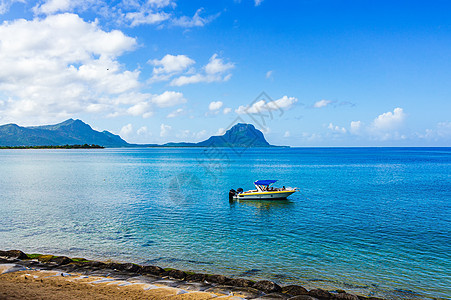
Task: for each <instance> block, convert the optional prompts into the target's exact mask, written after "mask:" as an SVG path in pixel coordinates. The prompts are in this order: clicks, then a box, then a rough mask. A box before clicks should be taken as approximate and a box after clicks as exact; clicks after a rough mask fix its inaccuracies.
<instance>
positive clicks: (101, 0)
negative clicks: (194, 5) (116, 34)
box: [0, 0, 219, 28]
mask: <svg viewBox="0 0 451 300" xmlns="http://www.w3.org/2000/svg"><path fill="white" fill-rule="evenodd" d="M0 1H2V2H0V9H3V10H5V11H6V10H7V9H8V8H9V6H10V5H11V3H13V2H19V1H20V2H22V1H23V2H25V0H9V1H7V0H0ZM176 7H177V5H176V3H175V1H173V0H120V1H107V0H41V1H40V2H39V3H38V4H37V5H36V6H35V7H34V8H33V11H34V13H35V14H37V15H51V14H55V13H64V12H78V11H87V10H91V11H93V12H94V13H95V14H96V16H97V17H98V18H104V19H105V21H106V22H111V21H113V22H116V23H117V24H118V25H128V26H130V27H135V26H140V25H156V24H159V26H163V25H162V24H171V25H173V26H181V27H186V28H189V27H202V26H205V25H206V24H208V23H210V22H211V21H213V20H214V19H216V18H217V17H218V16H219V13H218V14H215V15H210V16H201V14H202V12H203V8H199V9H198V10H197V11H196V13H195V14H194V16H192V17H188V16H181V17H175V15H176V14H177V13H176V11H175V9H176Z"/></svg>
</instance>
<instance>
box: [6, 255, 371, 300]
mask: <svg viewBox="0 0 451 300" xmlns="http://www.w3.org/2000/svg"><path fill="white" fill-rule="evenodd" d="M211 298H218V299H235V300H239V299H291V300H302V299H303V300H329V299H345V300H361V299H368V300H375V299H378V298H373V297H365V296H357V295H353V294H349V293H346V292H345V291H341V290H340V291H330V292H329V291H326V290H322V289H311V290H309V291H308V290H307V289H305V288H304V287H302V286H299V285H288V286H279V285H278V284H277V283H275V282H272V281H268V280H260V281H256V282H255V281H252V280H248V279H244V278H228V277H226V276H223V275H214V274H201V273H194V272H185V271H182V270H177V269H172V268H166V269H163V268H160V267H158V266H149V265H146V266H141V265H137V264H133V263H119V262H111V261H110V262H101V261H90V260H86V259H84V258H69V257H66V256H53V255H42V254H25V253H24V252H22V251H20V250H9V251H2V250H0V299H211Z"/></svg>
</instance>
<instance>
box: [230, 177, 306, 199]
mask: <svg viewBox="0 0 451 300" xmlns="http://www.w3.org/2000/svg"><path fill="white" fill-rule="evenodd" d="M276 181H277V180H257V181H255V182H254V185H255V187H256V189H255V190H249V191H246V192H245V191H243V189H242V188H239V189H237V190H236V191H235V190H234V189H231V190H230V192H229V198H230V199H238V200H276V199H286V198H287V197H288V196H290V195H291V194H293V193H295V192H296V191H297V190H298V189H297V188H290V187H287V188H286V187H282V188H274V187H271V185H272V184H273V183H275V182H276Z"/></svg>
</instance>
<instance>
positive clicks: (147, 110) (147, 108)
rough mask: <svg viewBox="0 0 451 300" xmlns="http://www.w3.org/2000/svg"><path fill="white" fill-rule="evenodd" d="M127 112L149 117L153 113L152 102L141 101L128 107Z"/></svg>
mask: <svg viewBox="0 0 451 300" xmlns="http://www.w3.org/2000/svg"><path fill="white" fill-rule="evenodd" d="M127 113H128V114H130V115H132V116H142V117H143V118H148V117H151V116H152V115H153V112H152V109H151V104H150V102H148V101H147V102H146V101H143V102H139V103H136V104H135V105H133V106H131V107H129V108H128V109H127Z"/></svg>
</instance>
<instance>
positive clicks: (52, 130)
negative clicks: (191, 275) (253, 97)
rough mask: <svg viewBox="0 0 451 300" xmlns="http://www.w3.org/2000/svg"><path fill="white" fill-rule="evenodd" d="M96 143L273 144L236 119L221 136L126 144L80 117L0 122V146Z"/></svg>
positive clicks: (132, 145)
mask: <svg viewBox="0 0 451 300" xmlns="http://www.w3.org/2000/svg"><path fill="white" fill-rule="evenodd" d="M83 144H96V145H100V146H103V147H274V146H272V145H270V144H269V143H268V142H267V141H266V139H265V137H264V136H263V133H262V132H261V131H260V130H258V129H256V128H255V127H254V125H252V124H244V123H238V124H236V125H234V126H233V127H232V128H230V129H229V130H227V131H226V132H225V133H224V134H223V135H221V136H211V137H210V138H208V139H207V140H205V141H202V142H199V143H166V144H163V145H157V144H146V145H139V144H130V143H127V142H126V141H125V140H123V139H122V138H121V137H120V136H118V135H115V134H113V133H111V132H108V131H106V130H105V131H102V132H100V131H96V130H94V129H92V128H91V126H89V125H88V124H86V123H84V122H83V121H81V120H74V119H69V120H66V121H64V122H62V123H59V124H55V125H44V126H32V127H22V126H19V125H16V124H6V125H2V126H0V146H7V147H15V146H44V145H45V146H61V145H83Z"/></svg>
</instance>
